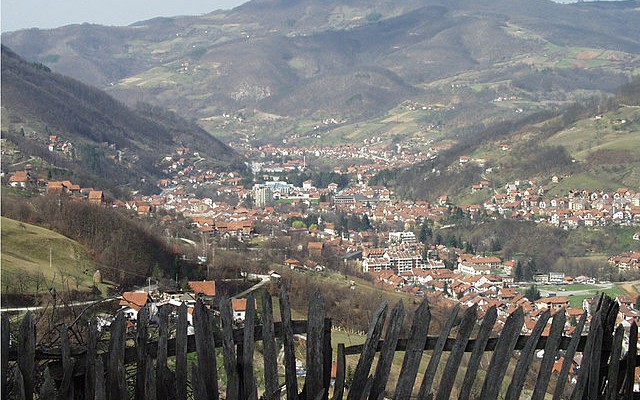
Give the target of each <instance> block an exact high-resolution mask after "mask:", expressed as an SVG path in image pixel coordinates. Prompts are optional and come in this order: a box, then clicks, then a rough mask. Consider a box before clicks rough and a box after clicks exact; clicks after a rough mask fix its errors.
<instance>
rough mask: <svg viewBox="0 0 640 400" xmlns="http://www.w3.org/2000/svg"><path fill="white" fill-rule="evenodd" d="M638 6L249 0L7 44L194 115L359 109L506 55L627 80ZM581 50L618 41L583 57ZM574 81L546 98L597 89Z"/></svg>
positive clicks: (382, 104)
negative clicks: (566, 54) (363, 73)
mask: <svg viewBox="0 0 640 400" xmlns="http://www.w3.org/2000/svg"><path fill="white" fill-rule="evenodd" d="M638 4H639V3H638V2H637V1H635V2H633V1H630V2H627V3H625V4H624V5H615V6H607V5H600V4H598V5H597V6H582V5H580V4H578V5H561V4H556V3H553V2H550V1H546V0H544V1H543V0H539V1H533V2H526V1H517V2H509V1H499V2H488V1H466V0H459V1H454V2H442V1H437V0H433V1H429V2H427V3H425V2H419V1H409V2H402V3H401V2H394V1H377V2H373V3H368V2H363V1H337V0H336V1H331V2H326V3H317V2H311V1H306V0H300V1H295V2H290V1H285V2H278V1H274V2H272V1H251V2H248V3H245V4H243V5H241V6H239V7H236V8H234V9H233V10H229V11H216V12H212V13H210V14H205V15H203V16H199V17H176V18H162V19H153V20H149V21H144V22H140V23H136V24H135V26H129V27H123V28H114V27H100V26H93V25H76V26H71V27H65V28H59V29H56V30H51V31H21V32H16V33H10V34H4V35H3V42H6V43H7V44H9V45H11V46H14V47H15V48H16V49H17V50H18V51H19V52H21V54H25V55H27V56H28V58H30V59H33V60H36V61H38V62H43V63H45V64H47V65H49V66H50V67H51V68H52V69H53V70H56V71H60V72H63V73H66V74H68V75H70V76H74V77H76V78H78V79H81V80H83V81H84V82H86V83H90V84H93V85H96V86H98V87H103V88H105V89H108V90H109V92H110V93H111V94H113V95H114V96H116V97H117V98H119V99H121V100H127V99H136V98H139V97H141V96H144V98H145V99H146V100H148V101H151V102H153V103H154V104H158V105H162V106H164V107H166V108H170V109H173V110H175V111H177V112H178V113H180V114H181V115H183V116H187V115H188V116H189V117H190V118H193V119H199V118H206V117H210V116H211V115H219V114H221V113H223V112H236V111H238V110H252V109H256V110H259V111H264V112H270V113H275V114H278V115H282V116H287V117H290V118H295V117H299V116H306V117H318V116H323V115H338V116H342V117H348V118H350V119H352V120H362V119H364V118H370V117H371V116H372V115H381V114H382V113H384V112H385V111H387V110H388V109H389V108H391V107H392V106H394V105H397V104H399V103H400V102H401V101H403V100H406V99H415V98H422V99H424V98H432V97H434V96H437V95H438V94H439V92H442V90H443V88H438V90H435V89H434V88H432V87H430V84H431V82H433V81H435V80H442V79H460V78H463V76H464V75H465V74H467V73H470V72H475V73H480V72H483V73H484V74H485V75H486V76H488V75H490V74H489V72H491V71H494V70H495V69H496V67H499V66H500V65H501V64H505V65H509V66H511V67H515V66H517V65H532V66H534V70H532V71H530V72H527V73H526V74H527V75H528V76H530V77H532V79H537V76H538V75H540V74H541V72H540V71H538V70H543V69H544V68H551V69H552V70H561V69H570V70H571V71H572V73H575V74H577V75H580V74H584V73H585V70H583V67H581V64H584V65H586V66H587V67H588V64H589V63H592V64H598V65H599V67H600V68H601V69H602V72H601V75H603V76H605V77H607V78H611V79H615V80H616V82H615V86H618V85H620V84H623V83H625V79H627V78H628V74H630V73H633V72H632V71H634V70H636V71H637V70H638V68H640V58H639V55H640V28H638V26H640V12H638V9H640V7H639V6H638ZM274 5H276V6H275V7H274ZM558 47H559V48H560V51H562V49H564V48H567V49H568V48H572V49H577V50H576V54H577V57H578V58H577V59H576V58H575V57H574V58H571V59H570V60H567V61H564V60H562V59H561V56H560V55H558V57H557V58H558V59H559V60H555V59H550V58H549V57H548V53H549V50H550V49H552V50H553V49H554V48H558ZM579 49H584V51H583V52H588V51H591V50H593V51H596V52H598V51H599V52H604V51H610V52H613V51H615V52H617V53H615V54H613V55H602V56H598V55H597V54H596V55H595V56H588V55H587V56H585V55H582V54H581V53H580V50H579ZM594 49H595V50H594ZM580 57H582V58H585V57H587V58H589V57H596V58H592V59H587V60H584V61H583V60H581V58H580ZM373 67H375V68H377V71H383V70H384V73H380V74H377V75H375V76H374V77H373V78H372V79H371V80H370V81H369V82H363V81H362V79H361V77H360V75H358V73H357V71H358V70H363V69H364V70H368V69H370V68H373ZM589 68H590V69H589V70H592V68H593V67H589ZM625 74H626V75H625ZM390 76H392V77H393V78H394V79H392V80H389V77H390ZM378 78H380V81H379V82H378ZM504 79H505V78H504V77H500V76H493V77H492V80H490V81H483V82H479V83H481V84H489V83H496V82H498V81H500V80H504ZM587 81H588V80H587ZM567 85H568V84H567V82H564V83H562V85H561V86H560V87H558V88H556V89H555V91H554V92H553V93H549V95H548V96H549V97H558V96H561V95H562V93H563V92H564V91H567V92H572V91H576V90H577V89H579V90H581V91H590V92H592V93H594V92H596V91H597V90H598V89H595V88H593V87H592V86H589V85H588V84H585V83H583V84H582V86H579V87H571V86H567ZM611 89H613V88H611ZM536 95H539V94H538V93H536ZM179 99H188V100H189V101H181V100H179ZM310 99H314V101H313V102H312V101H311V100H310ZM354 99H355V100H358V99H361V101H354ZM315 100H317V103H315Z"/></svg>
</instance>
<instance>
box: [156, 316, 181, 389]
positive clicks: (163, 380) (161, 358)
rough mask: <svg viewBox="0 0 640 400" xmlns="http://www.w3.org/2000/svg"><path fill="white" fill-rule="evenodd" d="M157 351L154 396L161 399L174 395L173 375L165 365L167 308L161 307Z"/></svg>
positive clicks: (167, 333) (167, 335)
mask: <svg viewBox="0 0 640 400" xmlns="http://www.w3.org/2000/svg"><path fill="white" fill-rule="evenodd" d="M158 330H159V336H158V353H157V360H156V396H158V397H159V398H161V399H171V398H175V397H176V393H175V387H174V385H173V383H174V381H175V376H174V375H173V373H172V372H171V371H170V370H169V367H168V366H167V358H168V353H169V348H168V346H169V309H168V308H167V307H162V308H161V309H160V312H159V319H158Z"/></svg>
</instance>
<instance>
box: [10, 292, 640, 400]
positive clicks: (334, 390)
mask: <svg viewBox="0 0 640 400" xmlns="http://www.w3.org/2000/svg"><path fill="white" fill-rule="evenodd" d="M247 306H248V309H247V314H246V319H245V321H244V326H243V327H234V325H233V321H232V316H231V307H230V304H229V302H226V301H223V302H221V304H220V318H215V317H214V315H213V312H212V310H210V309H209V308H208V307H206V306H205V305H204V304H203V303H202V302H200V301H198V302H197V304H196V307H195V311H194V317H193V321H194V330H195V335H187V327H188V325H187V308H186V306H185V305H182V306H180V307H179V308H178V310H177V318H175V320H176V322H175V323H173V322H170V318H169V312H168V309H166V308H164V309H163V308H161V310H160V313H159V322H158V329H157V338H156V339H155V340H152V339H151V338H150V335H151V331H150V330H149V328H150V326H149V324H148V322H147V321H148V316H149V310H148V309H147V308H143V309H141V311H140V314H139V321H138V323H137V325H136V326H135V328H136V330H135V334H134V335H130V334H127V321H126V320H125V318H124V315H123V314H118V315H117V317H116V319H115V320H114V322H113V323H112V324H111V327H110V339H109V343H108V350H107V351H100V350H99V348H101V346H99V345H98V337H99V335H98V331H97V325H96V324H95V322H91V323H90V324H89V332H88V335H87V338H86V343H85V344H83V345H81V346H79V345H75V346H72V345H71V343H70V339H69V337H70V336H69V335H71V333H70V332H68V329H67V327H66V326H62V327H61V329H60V331H59V335H60V340H59V346H58V347H57V348H47V349H45V348H42V347H36V331H35V320H34V317H33V315H32V314H31V313H27V314H26V315H25V316H24V318H23V319H22V322H21V323H20V324H19V329H18V331H17V334H16V335H15V336H13V337H12V336H11V335H10V334H9V332H10V328H11V326H10V325H11V324H10V322H9V319H8V318H7V316H6V315H2V335H1V341H2V343H1V349H2V362H1V363H2V365H1V367H2V378H1V379H2V380H1V384H2V398H3V399H4V398H15V399H34V398H40V399H49V398H52V399H53V398H55V399H99V400H102V399H105V400H111V399H128V398H134V399H136V400H139V399H144V400H148V399H154V400H155V399H171V398H176V399H178V400H185V399H195V400H201V399H207V400H208V399H216V398H224V399H229V400H231V399H258V397H259V396H260V398H263V399H268V400H271V399H279V398H283V397H284V398H287V399H313V400H316V399H317V400H321V399H328V398H329V396H330V395H331V398H332V400H341V399H343V398H345V395H346V398H347V399H358V400H360V399H372V400H379V399H383V398H393V399H398V400H405V399H409V398H413V396H416V397H415V398H419V399H427V398H434V397H435V398H436V399H448V398H451V395H452V393H454V392H453V389H456V391H455V393H457V394H458V398H459V399H468V398H470V397H472V396H471V393H472V388H474V387H475V388H476V390H479V388H481V392H480V393H479V395H477V396H479V398H482V399H496V398H498V397H499V396H504V398H507V399H518V398H520V397H521V395H522V393H523V388H524V385H525V382H526V380H527V377H528V374H531V366H532V362H533V359H534V353H535V351H536V350H540V349H544V356H543V358H542V360H541V361H540V365H539V367H538V368H537V370H538V373H537V378H536V380H535V385H534V386H533V388H532V392H529V395H528V396H529V398H532V399H536V400H537V399H542V398H544V397H545V395H546V393H547V391H548V388H549V385H550V382H551V367H552V365H553V363H554V362H555V361H556V359H557V357H558V356H559V355H564V357H565V359H567V360H572V359H573V357H574V355H575V354H576V352H581V353H582V363H581V366H580V368H579V369H578V374H577V383H576V384H575V387H574V389H573V391H572V393H571V395H570V398H572V399H621V398H632V397H633V396H634V393H633V392H632V391H633V387H634V382H633V379H634V371H635V367H636V366H637V365H638V356H637V350H636V349H637V347H636V346H637V336H638V330H637V326H636V325H635V324H632V325H631V329H630V333H629V335H628V345H627V346H626V347H627V348H626V349H623V347H625V346H623V339H624V329H623V327H622V326H621V325H619V326H617V327H616V326H615V322H616V316H617V313H618V304H617V303H616V302H615V301H613V300H612V299H611V298H609V297H607V296H601V297H600V298H599V299H598V301H597V303H596V305H595V309H594V310H592V314H591V315H592V318H591V323H590V324H589V329H588V334H586V335H583V333H584V332H583V331H584V329H585V326H586V321H587V314H586V313H584V314H583V315H582V317H581V318H580V321H579V323H578V324H577V326H576V327H575V330H574V332H573V334H572V336H571V337H564V336H562V332H563V328H564V325H565V322H566V320H565V315H564V313H563V312H558V313H556V314H555V315H554V316H553V318H551V314H550V312H545V313H543V314H541V316H540V317H539V321H538V323H537V324H536V326H535V328H534V329H533V331H532V333H531V334H530V335H521V334H520V332H521V329H522V326H523V312H522V310H521V309H518V310H516V311H514V312H513V313H512V314H511V315H510V316H509V318H508V319H507V321H506V324H505V326H504V327H503V329H502V331H501V332H500V334H499V335H498V336H497V337H491V331H492V328H493V326H494V324H495V322H496V318H497V312H496V311H497V310H496V308H495V307H492V308H490V309H489V310H487V312H486V313H485V314H484V316H483V320H482V323H481V325H480V326H479V327H478V326H477V323H476V319H477V316H478V309H477V307H475V306H474V307H471V308H468V309H466V310H465V311H464V313H463V314H462V317H461V318H459V317H458V314H460V311H461V310H460V307H459V306H457V307H455V308H454V309H453V310H451V313H450V315H449V318H448V320H447V321H446V322H445V324H444V326H443V328H442V329H441V332H440V334H439V336H437V337H433V336H428V333H429V325H430V321H431V314H430V310H429V305H428V302H427V301H426V300H425V301H424V302H423V303H422V304H421V305H420V306H419V307H418V309H417V311H416V313H415V314H414V320H413V323H412V326H411V330H410V336H409V337H408V338H407V339H401V338H400V327H401V326H402V324H403V321H404V319H405V315H406V312H405V310H404V305H403V303H402V302H399V303H398V304H396V306H395V307H394V308H393V309H392V310H391V312H390V313H389V315H390V316H389V321H388V322H387V321H386V317H387V310H388V305H387V304H386V303H385V304H382V305H381V306H380V308H379V309H378V311H377V312H376V313H375V315H374V317H373V319H372V321H371V325H370V329H369V331H368V334H367V338H366V341H365V343H364V344H363V345H358V346H351V347H345V346H344V345H343V344H339V345H338V347H337V357H336V361H335V362H336V364H337V368H336V375H335V377H334V379H333V380H332V377H331V370H332V360H333V357H332V347H331V320H330V319H328V318H325V308H324V301H323V299H322V297H321V295H320V294H318V293H316V294H314V295H313V297H312V298H311V301H310V303H309V314H308V315H309V319H308V321H293V320H292V319H291V308H290V303H289V298H288V294H287V292H286V290H284V289H283V290H282V291H281V293H280V321H281V322H274V315H273V304H272V300H271V297H270V295H269V294H265V296H264V298H263V299H262V308H261V318H259V317H258V314H257V311H258V310H256V309H255V302H254V300H253V297H252V296H251V295H250V296H249V298H248V301H247ZM549 320H551V321H552V322H551V326H550V329H549V335H548V336H543V335H542V332H543V331H544V330H545V327H547V325H548V324H547V323H548V321H549ZM385 322H386V324H385ZM385 325H387V328H386V332H385V330H384V329H383V328H384V326H385ZM456 326H457V328H456V332H457V333H456V337H455V339H454V338H452V337H450V336H452V335H451V332H452V331H453V329H454V327H456ZM473 331H477V333H476V334H475V338H472V332H473ZM301 333H306V366H307V367H306V376H305V377H304V382H303V385H302V390H301V391H299V386H298V383H299V378H298V377H297V372H298V371H296V354H299V353H296V348H295V340H294V335H296V334H301ZM383 333H384V334H383ZM258 341H262V342H263V343H262V346H261V347H260V349H262V354H263V358H264V361H263V363H261V365H256V364H255V360H256V358H255V357H254V354H255V352H256V349H257V347H256V342H258ZM279 345H281V346H283V347H284V360H283V362H282V363H281V364H282V365H281V368H282V367H283V368H284V371H283V373H282V369H281V368H280V369H279V367H278V362H277V358H278V356H277V354H278V346H279ZM216 349H219V351H218V352H217V353H216ZM624 350H626V352H624V354H623V351H624ZM396 352H404V359H403V362H402V367H401V370H400V374H399V377H398V379H397V381H396V382H391V383H390V382H389V380H390V371H391V367H392V360H393V358H394V356H395V354H396ZM465 352H467V353H470V356H469V358H468V360H467V362H466V367H467V368H466V373H464V374H463V370H462V369H461V368H460V365H461V364H462V362H461V361H462V357H463V355H464V353H465ZM514 352H517V355H518V357H517V358H518V360H517V362H515V364H516V365H515V368H514V369H513V374H511V375H510V376H509V377H508V379H507V380H508V381H507V382H504V380H505V378H506V376H507V374H506V372H507V369H508V366H509V364H510V363H511V362H512V359H513V355H514ZM189 353H195V354H196V355H197V361H196V362H191V363H190V364H188V362H187V360H188V358H187V355H188V354H189ZM445 353H448V357H447V358H446V363H442V362H440V360H441V358H442V356H443V355H444V354H445ZM486 353H490V354H491V361H490V364H489V367H488V368H487V369H486V371H487V372H486V374H485V375H484V377H481V376H478V374H477V371H478V367H479V365H480V361H481V359H482V356H483V355H484V354H486ZM216 354H219V356H220V357H221V358H222V360H223V362H222V363H219V362H218V360H217V357H216ZM427 355H428V358H429V362H428V365H427V367H426V369H425V370H424V371H423V372H422V381H421V382H420V385H419V386H417V382H416V378H417V377H418V374H419V370H420V364H421V360H422V357H423V356H427ZM349 356H358V359H357V366H356V369H355V371H354V374H353V381H352V382H351V386H350V387H347V385H346V379H347V373H346V366H347V364H348V363H347V357H349ZM170 358H172V359H171V361H169V359H170ZM154 360H155V361H154ZM374 363H375V364H376V366H375V370H372V368H373V365H374ZM218 364H221V365H218ZM570 364H571V363H570V362H565V363H564V364H563V366H562V369H561V371H560V373H559V375H558V378H557V379H556V384H555V392H554V395H553V398H554V399H561V398H565V388H566V384H567V381H568V379H567V378H568V375H569V368H570ZM128 366H130V368H129V374H128V375H127V368H128ZM260 366H262V367H263V368H260ZM438 370H441V371H440V372H441V376H442V377H441V378H440V379H439V381H438V379H436V377H437V376H438V374H437V372H438ZM260 372H261V373H260ZM280 377H282V379H279V378H280ZM456 378H459V379H460V380H457V379H456ZM480 380H482V381H480ZM476 381H477V382H476ZM261 382H263V383H264V384H263V385H259V383H261ZM456 382H462V383H461V384H460V387H458V388H455V384H456ZM393 388H395V389H394V390H395V391H394V392H392V391H391V390H389V389H393ZM636 395H637V393H636Z"/></svg>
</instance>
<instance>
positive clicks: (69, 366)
mask: <svg viewBox="0 0 640 400" xmlns="http://www.w3.org/2000/svg"><path fill="white" fill-rule="evenodd" d="M60 343H61V356H62V369H63V375H62V383H61V384H60V388H59V390H58V396H59V398H60V399H73V398H74V395H73V386H71V380H72V379H73V366H74V365H75V363H76V360H75V359H73V358H71V345H70V344H69V329H68V328H67V325H66V324H64V325H62V327H61V328H60Z"/></svg>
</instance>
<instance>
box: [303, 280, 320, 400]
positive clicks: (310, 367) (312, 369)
mask: <svg viewBox="0 0 640 400" xmlns="http://www.w3.org/2000/svg"><path fill="white" fill-rule="evenodd" d="M307 315H308V317H307V363H306V364H307V365H306V368H307V376H306V377H305V381H304V389H303V392H304V393H305V394H306V398H307V399H315V398H316V397H317V396H318V395H319V394H320V393H321V392H322V390H323V378H322V376H323V372H324V368H323V362H324V359H323V356H322V350H323V345H324V316H325V311H324V302H323V300H322V296H321V295H320V293H319V292H316V293H315V294H313V296H312V298H311V301H310V302H309V312H308V314H307Z"/></svg>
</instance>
